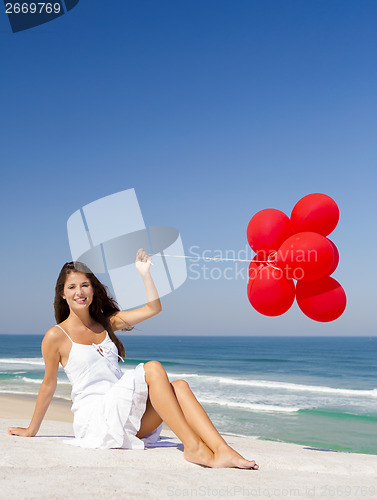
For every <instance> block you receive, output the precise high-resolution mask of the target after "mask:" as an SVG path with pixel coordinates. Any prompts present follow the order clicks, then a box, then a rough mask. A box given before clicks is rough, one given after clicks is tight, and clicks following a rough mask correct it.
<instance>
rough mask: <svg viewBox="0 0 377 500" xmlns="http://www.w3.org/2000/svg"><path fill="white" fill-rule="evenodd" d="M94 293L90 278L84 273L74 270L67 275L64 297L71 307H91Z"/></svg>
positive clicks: (77, 308) (76, 308) (75, 308)
mask: <svg viewBox="0 0 377 500" xmlns="http://www.w3.org/2000/svg"><path fill="white" fill-rule="evenodd" d="M93 295H94V290H93V287H92V284H91V282H90V279H89V278H88V277H87V276H86V275H85V274H84V273H78V272H73V273H69V274H68V275H67V278H66V280H65V283H64V289H63V294H62V297H63V299H65V300H66V301H67V304H68V306H69V308H70V309H73V310H79V309H83V308H89V306H90V304H91V303H92V300H93Z"/></svg>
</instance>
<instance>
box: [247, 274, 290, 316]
mask: <svg viewBox="0 0 377 500" xmlns="http://www.w3.org/2000/svg"><path fill="white" fill-rule="evenodd" d="M247 295H248V298H249V301H250V304H251V305H252V306H253V307H254V309H255V310H256V311H258V312H259V313H261V314H264V315H265V316H279V315H280V314H284V313H285V312H287V311H288V309H289V308H290V307H291V305H292V304H293V302H294V300H295V284H294V282H293V280H291V279H287V278H285V277H284V275H283V272H282V271H281V270H280V269H276V268H274V267H272V266H265V267H262V268H261V269H260V270H259V272H258V274H257V276H256V278H255V279H254V280H249V283H248V287H247Z"/></svg>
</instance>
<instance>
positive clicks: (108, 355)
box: [56, 325, 162, 450]
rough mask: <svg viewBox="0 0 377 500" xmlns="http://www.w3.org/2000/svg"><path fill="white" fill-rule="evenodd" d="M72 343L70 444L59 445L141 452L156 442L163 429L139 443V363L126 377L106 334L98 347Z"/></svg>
mask: <svg viewBox="0 0 377 500" xmlns="http://www.w3.org/2000/svg"><path fill="white" fill-rule="evenodd" d="M56 326H58V327H59V328H60V329H61V330H63V332H64V333H65V334H66V335H67V337H68V338H69V340H70V341H71V342H72V347H71V351H70V353H69V357H68V361H67V364H66V366H65V367H64V371H65V373H66V375H67V377H68V379H69V381H70V383H71V385H72V392H71V399H72V407H71V411H72V413H73V415H74V417H73V431H74V434H75V438H74V439H67V440H64V441H63V443H66V444H70V445H73V446H80V447H82V448H102V449H106V448H128V449H133V450H136V449H144V448H145V447H148V446H153V445H154V444H155V443H156V442H157V441H158V440H159V438H160V432H161V429H162V424H161V425H159V426H158V427H157V428H156V429H155V430H154V431H152V432H151V433H150V434H148V435H147V436H145V437H144V438H141V439H139V438H138V437H136V434H137V432H138V430H139V429H140V421H141V418H142V416H143V415H144V412H145V408H146V403H147V397H148V387H147V384H146V382H145V371H144V363H139V364H138V365H137V366H136V368H135V369H130V370H127V371H126V372H125V373H123V371H122V370H121V369H120V367H119V365H118V357H119V358H120V359H122V358H121V357H120V356H119V354H118V349H117V347H116V345H115V344H114V342H113V341H112V340H111V338H110V336H109V334H108V333H107V332H106V338H105V340H104V341H103V342H101V343H100V344H94V343H93V344H91V345H88V344H78V343H76V342H73V340H72V339H71V337H70V336H69V335H68V333H67V332H66V331H65V330H64V329H63V328H62V327H61V326H59V325H56Z"/></svg>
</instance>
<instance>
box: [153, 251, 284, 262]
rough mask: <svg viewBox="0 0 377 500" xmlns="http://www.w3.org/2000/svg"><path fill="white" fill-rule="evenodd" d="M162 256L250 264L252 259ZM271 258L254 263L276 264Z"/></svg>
mask: <svg viewBox="0 0 377 500" xmlns="http://www.w3.org/2000/svg"><path fill="white" fill-rule="evenodd" d="M162 255H163V256H164V257H176V258H179V259H193V260H194V259H202V260H215V261H216V260H217V261H218V260H231V261H233V262H250V259H225V258H223V257H194V256H192V255H169V254H166V253H162ZM275 255H276V252H275V254H273V257H275ZM270 257H271V256H269V258H268V260H253V262H256V263H260V264H271V263H272V262H274V260H270Z"/></svg>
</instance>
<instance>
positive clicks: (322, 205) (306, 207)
mask: <svg viewBox="0 0 377 500" xmlns="http://www.w3.org/2000/svg"><path fill="white" fill-rule="evenodd" d="M291 221H292V228H293V230H294V232H295V233H302V232H304V231H312V232H314V233H319V234H322V236H327V235H328V234H330V233H331V232H332V231H333V230H334V229H335V227H336V225H337V224H338V221H339V208H338V205H337V204H336V203H335V201H334V200H333V199H332V198H331V197H330V196H327V194H321V193H312V194H308V195H307V196H304V197H303V198H301V200H299V201H298V202H297V203H296V205H295V206H294V207H293V210H292V214H291Z"/></svg>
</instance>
